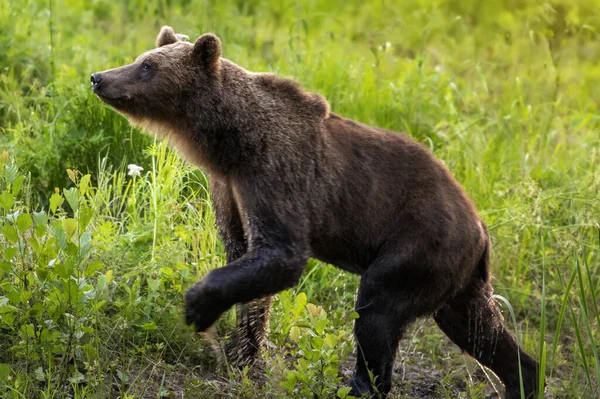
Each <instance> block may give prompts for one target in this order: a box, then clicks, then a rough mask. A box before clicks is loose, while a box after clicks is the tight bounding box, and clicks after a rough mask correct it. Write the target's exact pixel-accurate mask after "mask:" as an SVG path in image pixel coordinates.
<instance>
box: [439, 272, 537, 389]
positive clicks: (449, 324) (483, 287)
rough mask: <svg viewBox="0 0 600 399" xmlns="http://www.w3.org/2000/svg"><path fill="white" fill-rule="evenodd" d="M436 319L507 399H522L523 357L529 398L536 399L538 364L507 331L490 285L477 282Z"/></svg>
mask: <svg viewBox="0 0 600 399" xmlns="http://www.w3.org/2000/svg"><path fill="white" fill-rule="evenodd" d="M434 319H435V321H436V323H437V324H438V326H439V327H440V328H441V329H442V331H444V333H445V334H446V335H447V336H448V337H449V338H450V339H451V340H452V341H454V343H456V344H457V345H458V346H459V347H460V348H461V349H462V350H463V351H466V352H467V353H468V354H469V355H471V356H472V357H474V358H475V359H476V360H477V361H478V362H479V363H481V364H482V365H484V366H486V367H488V368H489V369H491V370H492V371H493V372H494V373H495V374H496V375H497V376H498V377H499V378H500V379H501V380H502V382H503V383H504V385H505V388H506V393H505V398H506V399H517V398H519V399H520V398H521V388H520V380H519V361H518V359H519V357H520V360H521V367H522V373H523V386H524V392H525V398H526V399H531V398H533V397H534V395H535V394H536V392H537V382H538V369H539V368H538V363H537V362H536V361H535V360H534V359H533V358H532V357H531V356H529V355H528V354H527V353H525V351H523V349H521V348H520V347H519V346H518V345H517V342H516V341H515V339H514V337H513V336H512V335H511V334H510V333H509V332H508V331H507V330H506V328H505V326H504V323H503V318H502V315H501V314H500V311H499V310H498V308H497V307H496V303H495V301H494V299H493V298H492V287H491V285H490V284H489V283H486V282H484V281H477V282H474V283H473V284H471V286H470V287H469V288H467V289H466V290H464V291H463V292H462V293H460V294H458V295H457V296H456V297H454V298H453V299H451V300H450V301H448V302H447V303H446V304H445V305H444V306H443V307H442V308H440V309H439V310H438V311H437V312H436V313H435V314H434Z"/></svg>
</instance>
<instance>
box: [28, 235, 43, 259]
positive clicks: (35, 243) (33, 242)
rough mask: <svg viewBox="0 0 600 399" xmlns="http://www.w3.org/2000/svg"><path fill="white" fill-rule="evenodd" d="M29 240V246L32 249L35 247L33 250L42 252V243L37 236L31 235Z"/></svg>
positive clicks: (38, 252) (37, 252)
mask: <svg viewBox="0 0 600 399" xmlns="http://www.w3.org/2000/svg"><path fill="white" fill-rule="evenodd" d="M27 242H28V243H29V246H30V247H31V249H33V252H35V253H36V254H37V255H39V254H41V253H42V246H41V245H40V243H39V241H38V240H37V238H35V237H29V239H28V240H27Z"/></svg>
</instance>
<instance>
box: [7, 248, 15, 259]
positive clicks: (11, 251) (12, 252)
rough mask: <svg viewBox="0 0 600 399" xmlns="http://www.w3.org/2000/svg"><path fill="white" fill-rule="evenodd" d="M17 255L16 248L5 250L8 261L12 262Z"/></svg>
mask: <svg viewBox="0 0 600 399" xmlns="http://www.w3.org/2000/svg"><path fill="white" fill-rule="evenodd" d="M16 254H17V248H15V247H6V249H4V257H5V258H6V260H11V259H12V258H13V257H14V256H15V255H16Z"/></svg>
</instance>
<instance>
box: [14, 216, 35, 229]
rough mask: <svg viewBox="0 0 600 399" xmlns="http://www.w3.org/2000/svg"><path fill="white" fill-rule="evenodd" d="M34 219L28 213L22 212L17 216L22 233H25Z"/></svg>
mask: <svg viewBox="0 0 600 399" xmlns="http://www.w3.org/2000/svg"><path fill="white" fill-rule="evenodd" d="M32 223H33V220H32V219H31V216H30V215H29V214H28V213H22V214H20V215H19V216H18V217H17V228H18V229H19V231H20V232H21V233H24V232H26V231H27V229H29V227H30V226H31V224H32Z"/></svg>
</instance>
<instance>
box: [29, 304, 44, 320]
mask: <svg viewBox="0 0 600 399" xmlns="http://www.w3.org/2000/svg"><path fill="white" fill-rule="evenodd" d="M43 310H44V307H43V305H42V303H41V302H36V303H34V304H33V306H32V307H30V308H29V310H28V311H27V312H28V313H29V316H30V317H40V316H41V315H42V313H43Z"/></svg>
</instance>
